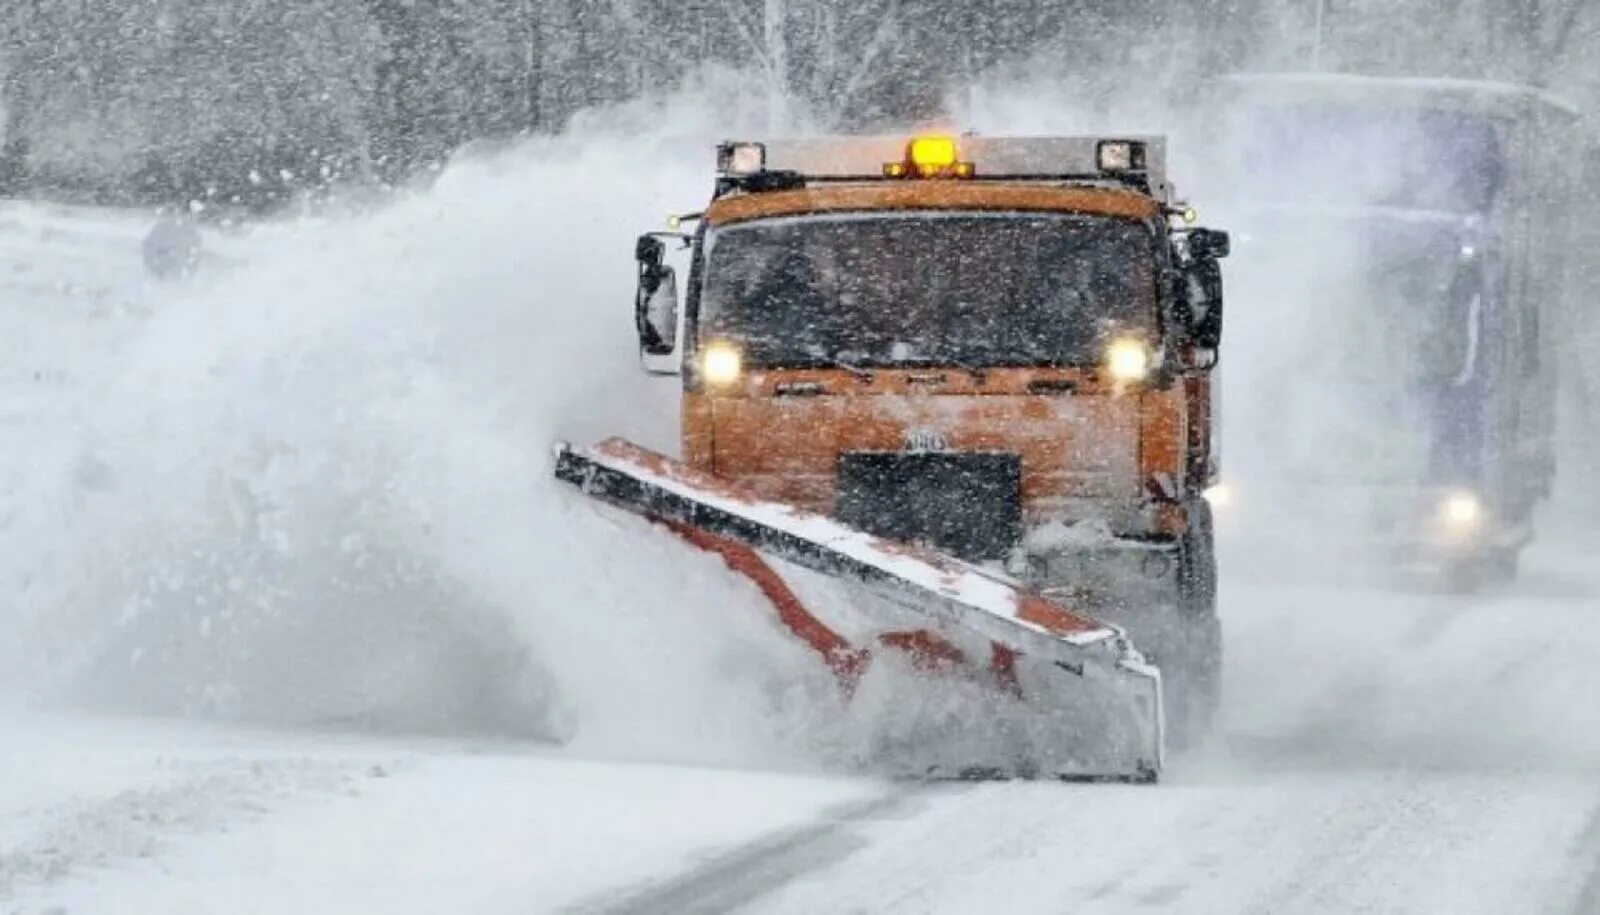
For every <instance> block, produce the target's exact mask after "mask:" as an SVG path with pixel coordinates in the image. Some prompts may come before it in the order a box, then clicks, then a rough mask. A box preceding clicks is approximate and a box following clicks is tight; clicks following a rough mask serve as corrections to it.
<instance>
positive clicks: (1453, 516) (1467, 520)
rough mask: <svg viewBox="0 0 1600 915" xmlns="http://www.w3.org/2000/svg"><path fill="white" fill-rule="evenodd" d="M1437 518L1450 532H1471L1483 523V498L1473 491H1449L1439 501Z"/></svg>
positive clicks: (1459, 534)
mask: <svg viewBox="0 0 1600 915" xmlns="http://www.w3.org/2000/svg"><path fill="white" fill-rule="evenodd" d="M1439 520H1440V521H1442V522H1444V526H1445V529H1446V530H1448V531H1449V532H1450V533H1452V534H1455V535H1457V536H1465V535H1469V534H1473V533H1475V532H1476V531H1477V530H1478V527H1479V526H1480V525H1482V524H1483V500H1482V499H1480V498H1478V494H1477V493H1473V492H1453V493H1450V494H1449V495H1447V496H1445V497H1444V501H1443V502H1440V503H1439Z"/></svg>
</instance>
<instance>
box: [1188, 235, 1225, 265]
mask: <svg viewBox="0 0 1600 915" xmlns="http://www.w3.org/2000/svg"><path fill="white" fill-rule="evenodd" d="M1232 249H1233V240H1232V239H1231V238H1229V237H1228V233H1227V232H1224V231H1222V230H1221V229H1194V230H1192V231H1190V232H1189V256H1190V257H1192V258H1194V259H1195V260H1198V261H1217V260H1222V259H1223V258H1225V257H1227V256H1228V254H1229V252H1230V251H1231V250H1232Z"/></svg>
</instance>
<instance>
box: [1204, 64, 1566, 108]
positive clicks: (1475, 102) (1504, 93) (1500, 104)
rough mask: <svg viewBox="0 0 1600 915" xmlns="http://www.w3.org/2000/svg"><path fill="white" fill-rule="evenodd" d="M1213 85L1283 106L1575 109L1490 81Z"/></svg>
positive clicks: (1299, 77)
mask: <svg viewBox="0 0 1600 915" xmlns="http://www.w3.org/2000/svg"><path fill="white" fill-rule="evenodd" d="M1217 82H1218V83H1221V84H1224V85H1229V86H1233V87H1235V88H1237V89H1240V90H1243V91H1248V92H1249V93H1251V94H1253V95H1256V96H1258V97H1267V98H1270V97H1279V98H1282V99H1285V100H1289V99H1305V98H1308V97H1320V98H1324V99H1330V100H1339V101H1357V100H1360V101H1378V102H1381V103H1383V104H1388V105H1395V106H1402V105H1418V104H1431V105H1436V106H1447V107H1453V108H1472V109H1478V110H1487V111H1490V112H1493V113H1496V114H1507V115H1509V114H1515V113H1517V111H1518V110H1519V109H1520V108H1522V107H1524V106H1526V105H1528V104H1534V105H1537V106H1540V107H1543V108H1545V109H1546V110H1549V111H1552V112H1558V113H1560V114H1563V115H1566V116H1568V117H1573V118H1576V117H1579V116H1581V113H1580V111H1579V110H1578V108H1577V106H1575V105H1573V104H1572V103H1571V102H1568V101H1566V100H1565V99H1563V98H1561V97H1560V96H1557V95H1555V94H1553V93H1551V92H1549V91H1548V90H1545V89H1540V88H1537V87H1534V86H1523V85H1518V84H1515V83H1501V82H1493V81H1489V80H1474V79H1450V78H1443V77H1418V76H1367V75H1364V74H1356V73H1294V72H1288V73H1231V74H1228V75H1226V76H1220V77H1217Z"/></svg>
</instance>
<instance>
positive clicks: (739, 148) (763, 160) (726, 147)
mask: <svg viewBox="0 0 1600 915" xmlns="http://www.w3.org/2000/svg"><path fill="white" fill-rule="evenodd" d="M766 168H767V147H766V144H764V143H723V144H722V145H721V146H718V147H717V171H719V172H722V173H723V174H724V175H755V174H759V173H761V172H763V171H765V170H766Z"/></svg>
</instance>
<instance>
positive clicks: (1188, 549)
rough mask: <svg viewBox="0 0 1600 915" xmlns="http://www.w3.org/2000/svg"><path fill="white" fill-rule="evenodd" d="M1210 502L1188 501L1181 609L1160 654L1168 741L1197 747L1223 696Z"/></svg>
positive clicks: (1182, 542)
mask: <svg viewBox="0 0 1600 915" xmlns="http://www.w3.org/2000/svg"><path fill="white" fill-rule="evenodd" d="M1214 537H1215V535H1214V533H1213V529H1212V521H1211V506H1210V505H1209V504H1208V503H1206V502H1205V501H1203V500H1201V501H1196V502H1194V503H1192V504H1191V505H1190V506H1189V529H1188V531H1186V532H1185V533H1184V535H1183V537H1182V538H1181V539H1180V540H1179V551H1178V614H1177V619H1175V620H1174V621H1173V625H1172V626H1171V627H1170V628H1169V629H1168V632H1167V638H1166V639H1164V640H1163V641H1165V642H1167V643H1168V644H1166V645H1163V646H1160V647H1162V648H1165V649H1166V650H1165V651H1164V652H1161V657H1160V658H1158V660H1157V662H1156V663H1157V664H1158V665H1159V666H1160V668H1161V683H1162V691H1163V696H1162V699H1163V700H1164V702H1163V704H1164V705H1165V707H1166V711H1167V743H1168V745H1169V746H1171V747H1172V748H1174V749H1180V750H1181V749H1183V748H1185V747H1190V746H1194V745H1195V744H1198V743H1199V742H1201V741H1202V740H1204V739H1205V737H1206V735H1207V734H1209V733H1210V731H1211V725H1212V721H1213V719H1214V718H1215V717H1216V713H1217V707H1218V705H1220V704H1221V700H1222V620H1221V619H1219V618H1218V616H1217V554H1216V545H1215V540H1214Z"/></svg>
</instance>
